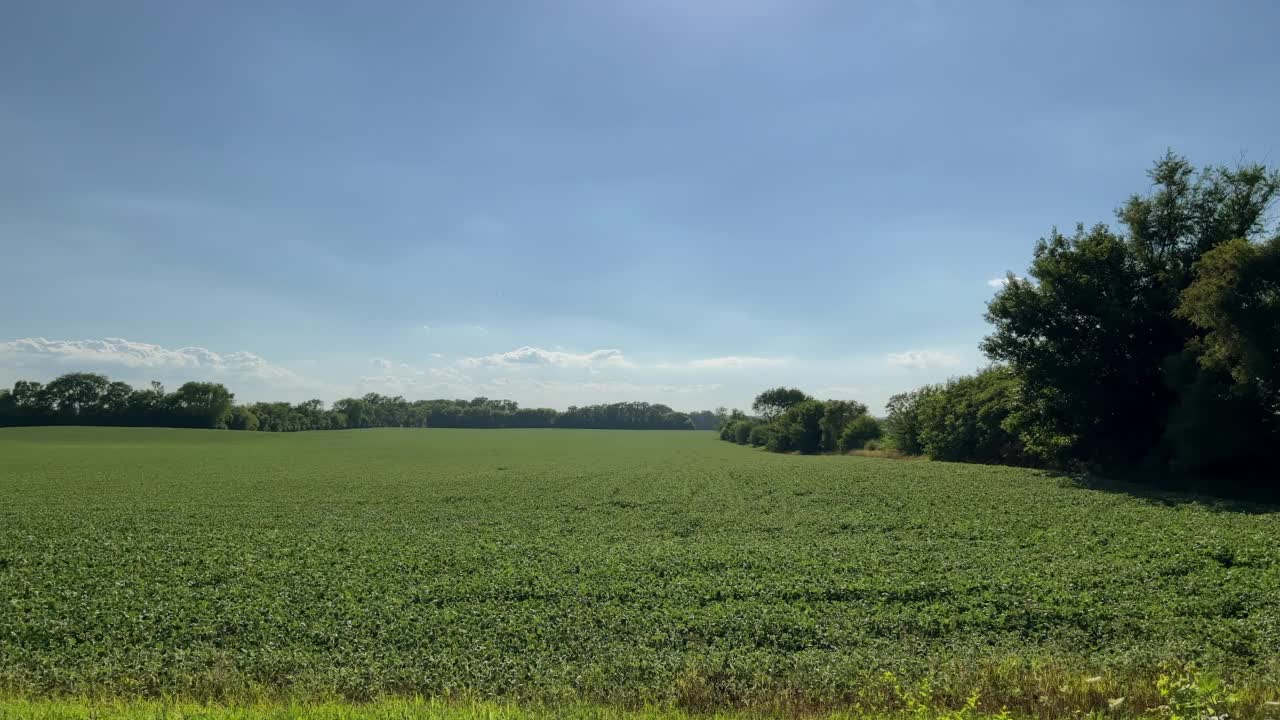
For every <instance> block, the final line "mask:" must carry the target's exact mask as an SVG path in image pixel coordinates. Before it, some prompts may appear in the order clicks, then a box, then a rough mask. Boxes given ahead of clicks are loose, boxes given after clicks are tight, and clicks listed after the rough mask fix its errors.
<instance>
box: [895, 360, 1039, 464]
mask: <svg viewBox="0 0 1280 720" xmlns="http://www.w3.org/2000/svg"><path fill="white" fill-rule="evenodd" d="M1017 402H1018V381H1017V379H1016V378H1015V377H1014V375H1013V372H1012V371H1010V370H1009V369H1008V368H1001V367H993V368H988V369H986V370H983V371H981V372H979V373H978V374H977V375H970V376H966V377H961V378H955V379H952V380H950V381H948V382H947V383H946V384H945V385H942V386H939V387H936V388H934V390H933V391H932V392H929V393H925V394H923V395H922V396H921V398H920V401H919V406H918V413H919V428H920V434H919V437H920V444H921V445H922V447H923V450H924V453H925V454H927V455H928V456H929V457H931V458H933V459H935V460H949V461H953V462H976V463H1005V464H1022V463H1023V462H1024V453H1023V451H1022V443H1021V441H1020V440H1019V439H1018V438H1017V436H1016V435H1014V434H1013V433H1012V432H1010V430H1009V429H1007V428H1006V425H1005V423H1006V421H1007V420H1008V418H1009V416H1010V414H1011V413H1012V412H1013V410H1014V408H1015V407H1016V406H1017Z"/></svg>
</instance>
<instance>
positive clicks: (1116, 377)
mask: <svg viewBox="0 0 1280 720" xmlns="http://www.w3.org/2000/svg"><path fill="white" fill-rule="evenodd" d="M1150 175H1151V179H1152V181H1153V183H1154V187H1153V190H1152V192H1150V193H1149V194H1148V195H1145V196H1138V195H1135V196H1133V197H1131V198H1130V199H1129V201H1128V202H1127V203H1126V204H1125V205H1124V206H1123V207H1122V208H1121V209H1120V211H1119V212H1118V217H1119V220H1120V221H1121V223H1122V224H1123V225H1124V227H1125V229H1126V230H1127V233H1126V234H1125V235H1119V234H1116V233H1114V232H1112V231H1111V230H1110V229H1108V228H1107V227H1105V226H1102V225H1097V226H1094V227H1093V228H1091V229H1089V230H1087V231H1086V230H1085V229H1084V228H1083V227H1082V226H1081V227H1077V229H1076V231H1075V234H1074V235H1072V236H1069V237H1068V236H1064V235H1062V234H1061V233H1059V232H1057V231H1056V230H1055V231H1054V232H1053V233H1052V234H1051V235H1050V236H1049V237H1048V238H1046V239H1043V240H1041V241H1040V242H1039V243H1038V244H1037V246H1036V249H1035V255H1034V259H1033V261H1032V264H1031V268H1030V275H1031V277H1032V278H1034V280H1033V281H1020V280H1011V282H1009V283H1008V285H1007V286H1006V287H1005V289H1004V290H1003V291H1002V292H1001V293H1000V294H999V295H997V297H996V298H995V299H994V300H993V301H992V302H991V304H990V306H989V310H988V315H987V317H988V319H989V320H990V321H991V322H992V324H993V325H994V326H995V328H994V331H993V333H992V334H991V335H990V336H989V337H988V338H987V339H986V340H985V341H984V343H983V349H984V350H985V351H986V352H987V354H988V355H989V356H990V357H991V358H992V359H994V360H996V361H998V362H1000V363H1003V364H1005V365H1007V366H1008V367H1009V368H1010V369H1011V370H1012V372H1013V373H1014V374H1015V376H1016V377H1017V380H1018V381H1019V383H1020V388H1019V391H1018V392H1019V395H1020V399H1019V401H1018V403H1017V404H1016V407H1014V408H1013V409H1012V410H1011V411H1010V413H1009V416H1008V418H1007V422H1005V423H1003V425H1004V426H1005V427H1006V428H1007V429H1009V430H1010V431H1011V432H1014V433H1015V434H1016V435H1017V436H1018V438H1019V440H1020V441H1021V442H1022V445H1023V449H1024V450H1025V452H1026V453H1027V454H1028V455H1030V456H1031V457H1033V458H1034V459H1036V460H1038V461H1039V462H1043V463H1046V464H1049V465H1054V466H1061V467H1071V466H1084V467H1086V468H1096V469H1099V470H1102V471H1109V472H1131V471H1134V470H1136V469H1145V470H1147V471H1148V473H1149V474H1148V476H1147V477H1148V478H1151V479H1165V478H1167V477H1168V476H1169V475H1170V470H1173V471H1183V472H1196V473H1205V472H1210V471H1215V470H1216V471H1221V470H1229V471H1242V470H1245V471H1247V468H1248V466H1249V464H1248V463H1244V462H1237V463H1234V467H1231V466H1232V465H1233V464H1232V463H1226V464H1224V463H1222V462H1220V460H1221V459H1223V458H1227V457H1229V456H1231V455H1232V454H1233V453H1234V452H1235V448H1236V447H1238V444H1236V443H1234V442H1231V441H1229V442H1228V443H1227V444H1225V445H1220V444H1216V443H1214V442H1210V441H1209V440H1207V438H1211V437H1214V436H1218V437H1221V435H1220V434H1219V433H1217V432H1216V431H1217V429H1218V427H1217V424H1218V423H1219V421H1220V419H1222V418H1225V417H1230V416H1232V415H1233V414H1235V415H1236V416H1239V414H1240V413H1241V412H1243V414H1244V417H1246V418H1262V419H1263V423H1262V429H1260V430H1259V429H1255V430H1254V431H1252V432H1250V433H1246V435H1248V436H1250V437H1251V439H1249V440H1247V441H1246V442H1245V443H1244V444H1245V445H1246V446H1247V447H1249V448H1252V450H1251V451H1250V453H1249V457H1254V456H1257V455H1258V452H1257V451H1258V450H1259V449H1260V448H1262V447H1265V446H1268V445H1272V444H1273V443H1274V440H1275V437H1276V435H1275V434H1274V432H1275V431H1274V430H1273V428H1274V427H1275V423H1276V421H1275V420H1274V418H1275V416H1276V413H1275V410H1276V406H1275V405H1274V404H1272V405H1268V403H1273V402H1274V396H1273V395H1272V388H1273V387H1274V386H1273V385H1272V384H1269V383H1271V382H1273V381H1272V380H1271V378H1274V375H1273V374H1272V373H1274V372H1275V370H1274V368H1275V367H1278V366H1280V362H1278V360H1280V354H1278V353H1280V349H1278V348H1277V345H1276V339H1277V337H1280V330H1277V327H1278V326H1277V320H1276V317H1277V312H1276V310H1277V308H1278V307H1280V301H1278V300H1276V299H1275V298H1276V287H1277V275H1278V271H1277V269H1276V263H1277V262H1278V261H1277V260H1275V256H1276V255H1277V251H1275V250H1274V246H1275V242H1274V241H1271V242H1269V243H1268V244H1265V245H1262V244H1255V243H1256V242H1258V241H1266V240H1268V238H1266V237H1265V236H1266V234H1267V233H1268V232H1269V229H1268V227H1267V220H1268V213H1267V211H1268V208H1269V207H1270V206H1271V205H1272V203H1273V202H1274V200H1275V199H1276V197H1277V194H1280V174H1277V173H1275V172H1272V171H1269V170H1267V169H1266V168H1264V167H1262V166H1261V165H1243V166H1240V167H1237V168H1206V169H1204V170H1201V171H1199V172H1197V171H1196V170H1195V168H1193V167H1192V166H1191V165H1190V163H1188V162H1187V161H1186V160H1185V159H1183V158H1180V157H1177V156H1175V155H1173V154H1172V153H1170V154H1168V155H1166V157H1164V158H1163V159H1161V160H1160V161H1159V162H1157V163H1156V164H1155V166H1154V168H1153V169H1152V171H1151V173H1150ZM1187 321H1190V323H1188V322H1187ZM1188 359H1190V360H1193V361H1196V362H1190V363H1189V362H1187V360H1188ZM1197 367H1198V368H1199V370H1197V369H1196V368H1197ZM1224 373H1225V374H1226V376H1227V377H1228V378H1229V379H1228V381H1226V382H1224V381H1223V375H1224ZM1269 398H1270V399H1269ZM1267 418H1271V420H1267ZM1187 443H1191V444H1192V445H1194V446H1195V447H1192V446H1190V445H1187ZM1255 469H1256V468H1255ZM1275 476H1276V474H1275V473H1271V472H1267V471H1265V470H1264V471H1263V472H1261V473H1259V477H1258V480H1259V482H1260V483H1261V484H1262V485H1265V486H1269V487H1271V488H1273V489H1274V487H1275V484H1274V483H1275V480H1274V478H1275ZM1202 482H1203V483H1204V484H1206V485H1207V484H1211V483H1212V482H1213V481H1212V480H1204V481H1202Z"/></svg>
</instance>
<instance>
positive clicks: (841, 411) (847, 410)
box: [820, 400, 867, 451]
mask: <svg viewBox="0 0 1280 720" xmlns="http://www.w3.org/2000/svg"><path fill="white" fill-rule="evenodd" d="M825 405H826V411H825V412H824V413H823V415H822V421H821V423H820V424H821V426H822V449H823V450H827V451H830V450H837V449H840V450H845V449H848V448H843V447H841V446H840V438H841V437H842V436H843V434H844V432H845V428H847V427H848V426H849V423H851V422H853V421H854V420H855V419H857V418H860V417H863V416H865V415H866V414H867V406H866V405H863V404H862V403H860V402H857V401H854V400H828V401H827V402H826V403H825Z"/></svg>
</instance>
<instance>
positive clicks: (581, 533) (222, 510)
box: [0, 428, 1280, 716]
mask: <svg viewBox="0 0 1280 720" xmlns="http://www.w3.org/2000/svg"><path fill="white" fill-rule="evenodd" d="M1265 510H1266V508H1258V507H1253V508H1243V509H1240V508H1230V509H1229V508H1224V507H1215V506H1211V505H1204V504H1197V503H1189V502H1181V503H1179V502H1174V501H1161V500H1159V499H1148V498H1141V497H1133V496H1128V495H1123V494H1115V493H1107V492H1102V491H1097V490H1086V489H1081V488H1077V487H1074V486H1072V485H1070V484H1069V483H1065V482H1063V481H1061V480H1058V479H1055V478H1052V477H1046V476H1044V475H1043V474H1039V473H1036V472H1034V471H1028V470H1023V469H1017V468H1008V467H987V466H977V465H953V464H945V463H928V462H901V461H893V460H881V459H876V458H857V457H825V456H823V457H796V456H787V455H775V454H768V453H764V452H760V451H754V450H750V449H747V448H742V447H739V446H736V445H730V444H728V443H720V442H717V441H716V439H715V437H714V435H712V434H710V433H692V432H683V433H681V432H649V433H638V432H625V431H619V432H610V431H568V430H558V431H539V430H524V431H522V430H495V431H468V430H367V431H350V432H330V433H301V434H296V435H274V434H257V433H231V432H215V431H187V430H147V429H122V428H121V429H112V428H55V429H40V428H32V429H9V430H3V431H0V690H3V691H5V692H8V693H9V694H11V695H21V696H49V695H52V696H68V695H89V696H114V697H158V696H178V697H183V698H189V699H196V700H226V699H246V698H247V699H253V698H272V697H276V698H279V697H289V698H309V699H326V698H345V699H349V700H363V699H371V698H377V697H385V696H412V695H416V694H421V695H425V696H429V697H449V696H459V695H464V694H466V695H468V696H477V697H482V698H503V699H508V700H514V701H537V702H552V703H554V702H570V701H572V702H580V701H587V702H603V703H614V704H624V705H629V706H638V705H641V704H645V703H658V704H674V705H677V706H680V707H685V708H691V709H714V708H724V707H744V706H746V707H759V706H764V707H783V706H785V707H788V708H798V709H804V708H830V707H850V708H853V707H862V708H886V709H894V710H900V711H904V710H908V709H909V708H911V707H915V706H925V705H928V706H930V707H943V708H953V709H956V710H957V711H962V710H963V709H964V708H965V707H966V706H972V707H976V708H978V709H981V710H982V711H985V712H998V711H999V710H1000V709H1001V707H1002V706H1008V707H1009V708H1011V709H1012V710H1014V711H1017V712H1019V713H1032V714H1041V715H1043V716H1048V715H1047V714H1057V713H1058V712H1059V711H1062V712H1063V713H1064V714H1065V712H1066V711H1068V710H1076V709H1081V710H1100V711H1103V712H1105V711H1107V710H1108V708H1114V707H1116V706H1117V705H1118V704H1117V703H1114V702H1113V701H1115V700H1116V699H1117V698H1121V697H1123V698H1125V700H1124V701H1123V704H1122V707H1124V708H1139V709H1140V708H1155V707H1157V706H1159V705H1160V704H1162V702H1163V699H1162V697H1161V695H1160V692H1161V691H1162V690H1163V691H1164V692H1166V693H1168V692H1173V691H1172V690H1169V688H1168V687H1163V688H1158V687H1157V679H1158V678H1160V677H1162V676H1165V677H1168V673H1169V672H1170V668H1181V667H1183V666H1184V665H1185V664H1186V663H1189V662H1194V663H1196V666H1197V667H1198V668H1200V669H1201V670H1202V671H1204V672H1206V673H1212V674H1213V677H1219V678H1222V679H1223V680H1224V681H1225V682H1229V683H1231V687H1232V688H1235V690H1234V691H1233V693H1234V694H1233V696H1232V701H1233V702H1238V703H1245V704H1248V703H1254V706H1256V707H1261V703H1262V702H1263V701H1265V700H1275V698H1274V697H1273V696H1272V695H1269V694H1268V693H1269V692H1271V690H1268V688H1271V689H1274V688H1277V687H1280V655H1277V653H1276V652H1275V650H1276V648H1277V647H1280V514H1268V513H1267V512H1264V511H1265ZM1167 684H1168V683H1167V682H1166V685H1167ZM1179 687H1181V686H1179ZM1178 692H1181V691H1180V690H1179V691H1178ZM975 694H976V699H973V698H974V696H975ZM904 698H905V699H904ZM908 700H909V701H910V702H908ZM912 703H915V705H912ZM1234 714H1235V713H1233V715H1234Z"/></svg>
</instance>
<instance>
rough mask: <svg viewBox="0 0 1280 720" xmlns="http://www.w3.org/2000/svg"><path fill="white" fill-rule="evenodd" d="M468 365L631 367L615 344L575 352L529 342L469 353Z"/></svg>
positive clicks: (466, 364) (463, 361)
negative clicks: (496, 350)
mask: <svg viewBox="0 0 1280 720" xmlns="http://www.w3.org/2000/svg"><path fill="white" fill-rule="evenodd" d="M462 364H463V365H464V366H467V367H505V368H521V367H558V368H596V367H631V363H630V362H629V361H628V360H627V359H626V357H625V356H623V354H622V351H621V350H616V349H613V348H609V349H603V350H593V351H591V352H587V353H572V352H564V351H561V350H544V349H542V348H536V347H530V346H528V345H526V346H524V347H520V348H516V349H515V350H510V351H508V352H502V353H494V354H492V355H484V356H482V357H469V358H464V359H463V360H462Z"/></svg>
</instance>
